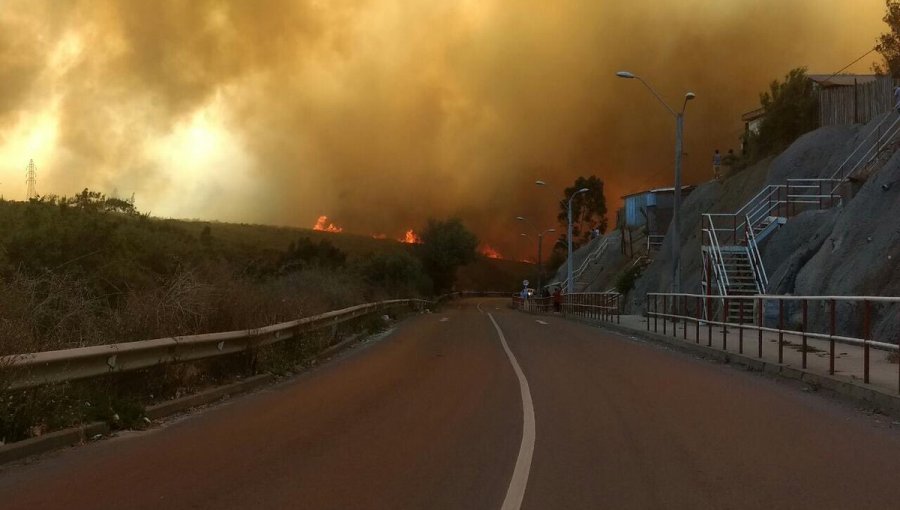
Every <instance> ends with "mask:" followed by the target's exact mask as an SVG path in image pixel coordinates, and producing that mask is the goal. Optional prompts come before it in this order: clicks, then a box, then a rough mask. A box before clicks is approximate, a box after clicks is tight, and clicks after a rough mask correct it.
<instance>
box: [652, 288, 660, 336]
mask: <svg viewBox="0 0 900 510" xmlns="http://www.w3.org/2000/svg"><path fill="white" fill-rule="evenodd" d="M653 332H654V333H659V294H654V295H653Z"/></svg>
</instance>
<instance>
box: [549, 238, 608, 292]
mask: <svg viewBox="0 0 900 510" xmlns="http://www.w3.org/2000/svg"><path fill="white" fill-rule="evenodd" d="M607 245H609V237H603V240H602V241H600V243H599V244H598V245H597V247H595V248H594V249H593V250H592V251H591V252H590V253H589V254H588V256H587V257H585V258H584V262H582V263H581V265H580V266H578V269H577V270H576V271H573V272H572V281H573V282H574V281H575V280H577V279H578V278H580V277H581V275H582V274H583V273H584V272H585V271H586V270H587V267H588V265H589V264H590V263H591V262H593V261H594V260H597V259H598V258H600V255H602V254H603V252H605V251H606V247H607ZM556 285H562V282H559V281H557V282H553V283H551V284H550V286H551V287H552V286H556Z"/></svg>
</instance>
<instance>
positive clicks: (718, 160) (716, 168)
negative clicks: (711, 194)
mask: <svg viewBox="0 0 900 510" xmlns="http://www.w3.org/2000/svg"><path fill="white" fill-rule="evenodd" d="M721 171H722V155H721V154H719V149H716V152H715V153H714V154H713V174H714V175H715V176H716V180H717V181H718V180H719V178H720V177H721Z"/></svg>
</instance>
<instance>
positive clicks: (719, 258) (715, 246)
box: [704, 214, 731, 292]
mask: <svg viewBox="0 0 900 510" xmlns="http://www.w3.org/2000/svg"><path fill="white" fill-rule="evenodd" d="M706 216H707V222H708V223H709V226H710V227H711V228H710V229H704V230H705V231H706V232H707V235H708V236H709V238H710V246H712V252H713V268H714V270H715V271H716V272H717V273H718V275H719V276H720V277H719V281H720V282H724V287H725V288H728V286H729V285H730V284H731V283H730V282H729V281H728V273H727V271H725V257H724V256H723V255H722V246H721V245H720V244H719V237H718V235H716V229H715V224H714V223H713V220H712V218H711V217H709V215H708V214H707V215H706ZM721 287H722V286H721V285H720V292H721Z"/></svg>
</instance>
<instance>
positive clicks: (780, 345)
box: [778, 299, 784, 363]
mask: <svg viewBox="0 0 900 510" xmlns="http://www.w3.org/2000/svg"><path fill="white" fill-rule="evenodd" d="M778 362H779V363H783V362H784V300H783V299H779V300H778Z"/></svg>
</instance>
